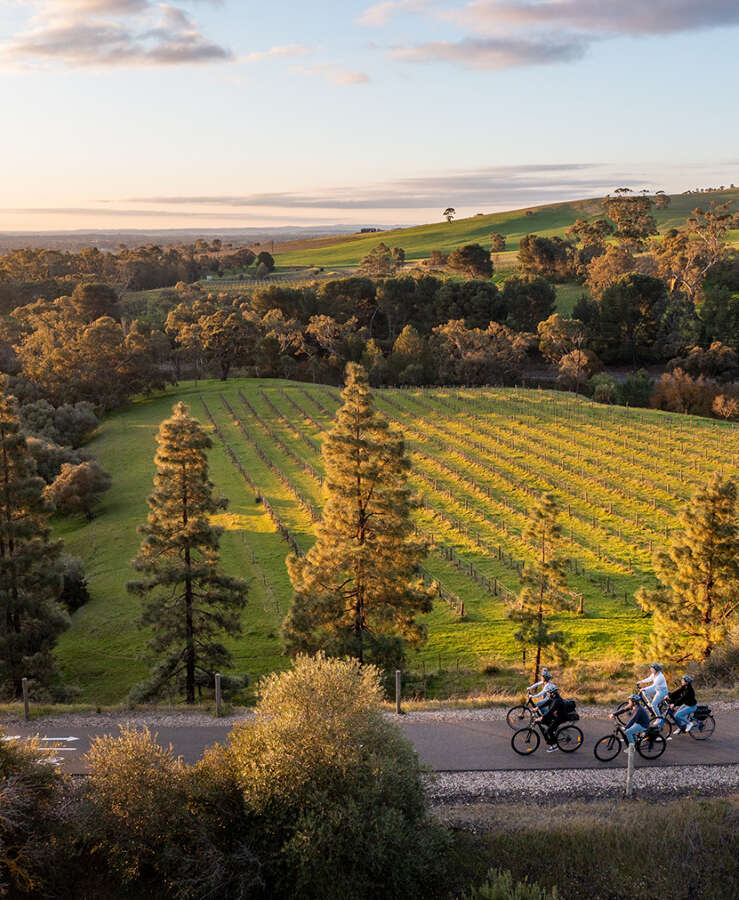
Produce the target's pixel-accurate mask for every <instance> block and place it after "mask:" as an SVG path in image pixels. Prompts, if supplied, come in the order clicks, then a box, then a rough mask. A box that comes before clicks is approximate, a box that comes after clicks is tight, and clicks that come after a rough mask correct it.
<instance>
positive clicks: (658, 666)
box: [649, 663, 664, 672]
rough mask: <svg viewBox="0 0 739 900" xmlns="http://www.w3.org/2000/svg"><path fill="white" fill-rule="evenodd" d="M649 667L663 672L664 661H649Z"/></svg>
mask: <svg viewBox="0 0 739 900" xmlns="http://www.w3.org/2000/svg"><path fill="white" fill-rule="evenodd" d="M649 668H650V669H654V671H655V672H661V671H663V669H664V666H663V665H662V663H649Z"/></svg>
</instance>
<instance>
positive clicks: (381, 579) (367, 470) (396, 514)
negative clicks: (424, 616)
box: [283, 363, 432, 666]
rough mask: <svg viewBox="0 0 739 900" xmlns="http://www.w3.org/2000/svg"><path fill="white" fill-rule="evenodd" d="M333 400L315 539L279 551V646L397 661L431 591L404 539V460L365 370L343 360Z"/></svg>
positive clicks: (415, 545) (407, 527)
mask: <svg viewBox="0 0 739 900" xmlns="http://www.w3.org/2000/svg"><path fill="white" fill-rule="evenodd" d="M341 396H342V400H343V406H342V407H341V408H340V409H339V411H338V412H337V415H336V421H335V423H334V426H333V428H332V429H331V432H330V433H329V435H328V436H327V438H326V440H325V441H324V444H323V458H324V463H325V469H326V482H325V485H326V488H325V489H326V503H325V506H324V510H323V518H322V520H321V522H320V523H319V525H318V526H317V529H316V531H317V540H316V542H315V544H314V545H313V547H312V548H311V549H310V551H309V552H308V554H307V555H306V556H305V557H302V558H298V557H296V556H294V555H291V556H290V557H288V560H287V566H288V572H289V574H290V579H291V581H292V584H293V589H294V592H295V595H294V599H293V603H292V607H291V610H290V612H289V613H288V616H287V618H286V619H285V622H284V624H283V637H284V639H285V643H286V646H287V649H288V651H289V652H290V653H291V654H292V655H295V654H296V653H300V652H315V651H316V650H324V651H325V652H326V653H327V654H329V655H333V656H352V657H355V658H357V659H359V660H360V662H370V661H371V662H374V663H377V664H378V665H381V666H394V665H400V664H401V662H402V660H403V657H404V652H405V646H406V645H412V646H418V645H420V644H421V643H422V642H423V641H424V640H425V637H426V631H425V628H424V626H423V625H422V624H420V623H419V622H417V621H416V617H417V616H418V615H419V614H420V613H425V612H428V611H429V610H430V609H431V595H432V591H431V589H427V588H426V587H424V585H423V582H422V580H421V578H420V577H419V576H418V574H417V568H418V564H419V563H420V562H421V560H422V559H423V558H424V556H425V554H426V548H425V546H424V545H423V544H422V543H420V542H418V541H416V540H414V539H413V535H412V533H413V525H412V522H411V518H410V513H411V509H412V500H411V495H410V491H409V489H408V486H407V473H408V469H409V467H410V463H409V461H408V458H407V456H406V454H405V446H404V442H403V438H402V436H401V435H400V434H399V433H397V432H395V431H392V430H391V429H390V428H389V427H388V423H387V422H386V421H385V419H383V417H382V416H381V415H380V414H379V413H378V412H377V410H376V409H375V406H374V400H373V397H372V394H371V392H370V389H369V385H368V382H367V373H366V372H365V370H364V369H363V368H362V367H361V366H359V365H357V364H355V363H350V364H349V365H348V366H347V380H346V386H345V388H344V390H343V392H342V395H341Z"/></svg>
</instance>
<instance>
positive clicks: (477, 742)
mask: <svg viewBox="0 0 739 900" xmlns="http://www.w3.org/2000/svg"><path fill="white" fill-rule="evenodd" d="M400 725H401V727H402V729H403V731H404V732H405V733H406V735H407V736H408V737H409V738H410V740H411V741H412V742H413V744H414V745H415V747H416V750H417V751H418V754H419V756H420V758H421V760H422V762H423V763H425V764H426V765H428V766H430V767H431V768H433V769H435V770H437V771H440V772H475V771H490V770H505V769H516V770H524V771H525V770H531V769H583V768H607V767H608V766H611V767H619V766H623V765H624V764H625V757H624V756H623V755H621V756H618V757H617V758H616V760H615V761H614V762H612V763H601V762H599V761H598V760H597V759H595V757H594V755H593V745H594V744H595V742H596V740H597V739H598V738H599V737H602V736H603V735H604V734H607V733H608V732H609V731H610V730H611V727H612V726H611V724H610V723H609V722H608V720H606V719H582V720H580V722H579V723H578V725H579V726H580V727H581V728H582V731H583V733H584V735H585V742H584V744H583V746H582V747H581V748H580V749H579V750H578V751H577V752H575V753H571V754H565V753H560V752H557V753H547V752H546V749H545V745H544V742H543V741H542V743H541V746H540V747H539V749H538V750H537V751H536V753H533V754H532V755H531V756H528V757H521V756H518V755H517V754H516V753H514V752H513V750H512V749H511V744H510V740H511V735H512V734H513V732H512V731H511V730H510V729H509V728H508V726H507V725H506V723H505V722H504V721H502V720H495V721H490V720H483V719H475V718H454V717H451V716H450V717H448V718H443V717H436V716H434V717H431V716H429V717H427V718H426V717H423V716H422V715H415V716H410V717H408V718H402V719H400ZM229 728H230V726H227V725H218V724H214V725H213V726H207V727H195V726H189V727H177V728H171V727H170V728H164V727H162V728H152V731H153V732H156V733H157V735H158V738H157V739H158V741H159V743H160V744H163V745H165V746H166V745H168V744H171V745H172V746H173V748H174V750H175V752H176V753H177V754H178V755H180V756H182V758H183V759H184V760H185V762H188V763H193V762H196V761H197V760H198V759H199V758H200V756H201V754H202V752H203V750H204V749H205V748H206V747H209V746H212V745H213V744H215V743H219V742H221V743H222V742H223V741H224V740H225V738H226V735H227V734H228V731H229ZM117 731H118V730H117V728H113V727H110V726H107V727H97V728H89V727H88V728H69V727H67V728H55V729H46V730H41V731H39V730H38V729H37V728H36V729H34V728H29V727H17V728H13V729H10V730H6V734H9V735H16V734H17V735H28V734H36V733H39V734H40V736H41V737H42V738H51V739H55V743H53V744H51V745H52V746H54V747H55V749H54V750H52V751H50V752H52V753H53V755H54V756H55V758H57V759H59V760H61V762H60V764H61V765H62V766H63V767H64V769H65V771H67V772H69V773H70V774H83V773H84V771H85V763H84V758H83V757H84V754H85V753H86V752H87V750H88V748H89V746H90V740H91V738H92V737H94V736H95V735H99V734H117ZM63 738H76V740H71V741H64V740H60V739H63ZM50 743H51V742H50ZM59 747H61V748H63V749H58V748H59ZM636 764H637V765H643V766H650V767H655V766H660V767H663V766H675V765H680V766H684V765H696V764H701V765H711V764H712V765H731V764H739V715H737V714H736V713H729V712H725V713H723V714H721V715H720V716H717V724H716V731H715V733H714V735H713V737H712V738H710V739H709V740H707V741H695V740H693V739H692V738H690V737H689V736H687V735H682V736H680V737H677V738H674V739H673V740H671V741H670V742H669V743H668V745H667V751H666V752H665V753H664V754H663V756H662V757H661V758H660V759H659V760H656V761H654V762H648V761H647V760H643V759H642V758H641V757H640V756H638V755H637V756H636Z"/></svg>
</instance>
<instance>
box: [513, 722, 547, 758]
mask: <svg viewBox="0 0 739 900" xmlns="http://www.w3.org/2000/svg"><path fill="white" fill-rule="evenodd" d="M540 742H541V738H540V737H539V733H538V732H537V731H535V730H534V729H533V728H519V729H518V731H517V732H516V733H515V734H514V735H513V737H512V738H511V747H513V749H514V750H515V751H516V753H518V755H519V756H529V754H531V753H533V752H534V751H535V750H536V749H537V748H538V746H539V743H540Z"/></svg>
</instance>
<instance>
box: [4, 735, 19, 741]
mask: <svg viewBox="0 0 739 900" xmlns="http://www.w3.org/2000/svg"><path fill="white" fill-rule="evenodd" d="M20 739H21V736H20V735H19V734H13V735H7V736H6V737H4V738H3V740H4V741H19V740H20Z"/></svg>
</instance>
